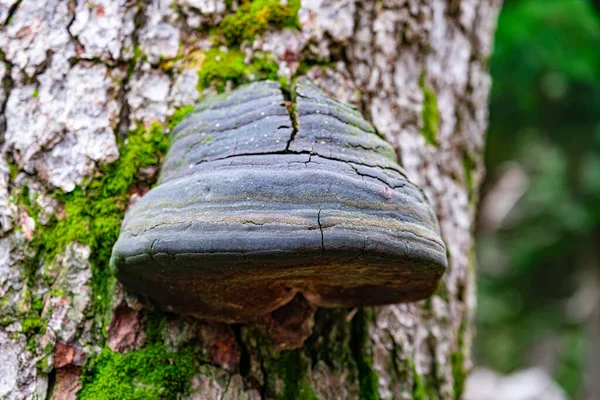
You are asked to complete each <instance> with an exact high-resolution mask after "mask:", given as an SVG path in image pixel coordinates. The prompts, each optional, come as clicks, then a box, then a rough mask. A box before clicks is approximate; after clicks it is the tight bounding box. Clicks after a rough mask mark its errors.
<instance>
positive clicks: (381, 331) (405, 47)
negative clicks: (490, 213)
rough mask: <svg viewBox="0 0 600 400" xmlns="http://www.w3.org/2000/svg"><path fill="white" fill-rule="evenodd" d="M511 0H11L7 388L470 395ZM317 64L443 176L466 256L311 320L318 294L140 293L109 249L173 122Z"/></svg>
mask: <svg viewBox="0 0 600 400" xmlns="http://www.w3.org/2000/svg"><path fill="white" fill-rule="evenodd" d="M499 7H500V1H497V0H456V1H446V0H421V1H418V0H384V1H378V2H374V1H369V0H364V1H360V0H344V1H328V0H323V1H305V2H303V3H302V4H301V5H300V4H298V3H297V1H295V0H288V1H287V2H281V3H280V2H279V1H278V0H255V1H254V2H251V3H248V2H241V3H236V2H235V1H231V0H230V1H225V0H154V1H152V2H141V1H136V0H114V1H108V0H93V1H87V0H86V1H76V0H71V1H67V0H63V1H57V2H37V1H32V0H23V1H11V0H3V1H1V2H0V20H1V21H3V22H4V27H3V30H2V33H0V50H1V52H0V76H3V77H4V78H3V87H2V91H1V92H0V107H1V109H2V111H3V112H2V121H1V123H2V125H1V127H2V137H1V143H2V144H1V146H2V147H1V152H0V224H1V225H0V296H1V299H0V398H8V399H20V398H39V399H42V398H55V399H65V398H74V396H75V393H77V392H78V396H80V397H82V398H173V397H176V396H177V395H178V394H180V396H182V397H185V398H194V399H217V398H219V399H220V398H226V399H238V398H240V399H258V398H289V399H292V398H315V397H316V398H322V399H327V398H329V399H346V398H348V399H353V398H364V399H378V398H382V399H391V398H394V399H412V398H416V399H425V398H434V399H435V398H443V399H447V398H460V397H461V394H462V392H463V385H464V379H465V374H466V373H467V371H468V369H469V368H470V365H471V362H470V358H471V355H470V346H471V338H472V327H471V320H472V316H473V312H474V306H475V292H474V289H475V288H474V282H473V274H474V270H473V256H472V234H471V231H472V226H473V219H474V209H475V204H476V201H477V192H478V187H479V184H480V182H481V178H482V175H483V167H482V166H483V163H482V150H483V143H484V132H485V129H486V124H487V98H488V92H489V88H490V78H489V75H488V71H487V65H488V59H489V55H490V51H491V44H492V37H493V31H494V27H495V22H496V17H497V13H498V10H499ZM299 74H307V75H309V76H310V77H311V78H313V79H314V80H315V81H316V82H317V83H318V84H320V85H321V86H322V87H323V88H324V89H325V90H326V91H328V92H330V93H331V94H332V95H334V96H336V97H337V98H339V99H341V100H343V101H347V102H352V103H354V104H356V105H357V106H358V107H359V108H360V109H362V111H363V112H364V113H365V115H366V116H367V118H369V119H370V120H371V121H372V122H373V123H374V124H375V126H376V127H377V128H378V129H379V130H380V131H381V132H382V133H383V134H384V135H385V137H386V138H387V139H388V140H389V141H390V142H391V143H392V144H393V145H394V146H395V147H396V149H397V154H398V157H399V160H400V162H401V163H402V165H403V166H404V168H405V169H406V170H407V172H408V174H409V177H410V178H411V180H413V181H414V182H415V183H416V184H418V185H420V187H421V188H423V190H424V191H425V193H426V194H427V196H428V198H429V199H430V201H431V202H432V204H433V206H434V208H435V210H436V212H437V215H438V218H439V220H440V225H441V229H442V233H443V236H444V240H445V241H446V243H447V247H448V256H449V267H448V270H447V272H446V274H445V276H444V278H443V283H442V284H441V285H440V288H439V290H438V292H437V294H435V295H434V296H433V297H432V298H431V299H429V300H427V301H423V302H419V303H415V304H405V305H393V306H386V307H377V308H367V309H361V310H358V311H356V310H318V311H317V313H316V315H315V317H314V326H313V320H312V311H313V310H312V309H310V307H307V306H306V304H304V303H302V302H299V303H298V304H291V305H290V306H289V307H287V308H286V309H285V310H284V312H280V313H279V314H277V313H274V315H272V316H270V317H265V319H264V320H262V321H257V322H255V323H252V324H248V325H234V326H229V325H225V324H215V323H207V322H202V321H195V320H192V319H189V318H181V317H177V316H175V315H170V314H164V313H162V312H160V311H158V310H156V309H154V308H153V307H152V305H150V304H147V303H146V302H144V301H143V300H139V299H136V298H135V297H134V296H132V295H131V294H127V293H126V292H125V291H124V290H123V289H122V288H121V287H120V286H119V285H118V284H117V283H116V282H115V281H114V278H113V277H112V276H111V275H110V273H109V269H108V262H107V261H108V256H109V255H110V248H111V246H112V243H113V242H114V240H115V239H116V235H117V234H118V227H119V224H120V220H121V218H122V215H123V212H124V210H125V208H126V206H127V204H128V202H130V201H134V200H135V199H136V198H137V196H139V195H141V194H143V193H144V192H145V191H146V190H147V189H148V187H149V186H150V185H151V184H152V182H153V180H154V179H155V177H156V174H157V169H158V168H157V167H159V162H160V157H161V155H162V154H164V150H165V146H166V145H165V140H164V137H165V135H164V134H163V133H166V132H167V131H168V127H169V124H170V125H172V124H173V123H175V122H176V120H177V119H178V118H179V117H180V116H181V115H182V114H183V113H185V112H186V111H188V110H189V107H185V106H186V105H189V104H193V103H195V102H196V101H197V100H198V99H199V97H200V96H201V95H202V93H204V94H209V93H212V92H214V91H216V90H227V89H229V88H231V87H232V86H233V85H236V84H240V83H244V82H247V81H250V80H254V79H263V78H276V77H280V78H281V77H284V78H290V77H293V76H297V75H299ZM199 93H200V95H199ZM311 327H312V332H313V333H312V335H311V336H310V337H308V339H307V340H306V342H305V344H304V346H303V347H300V348H298V349H295V350H283V351H280V350H279V349H281V348H285V347H288V348H291V347H297V346H298V345H299V341H300V342H301V340H302V339H303V336H304V334H306V333H307V332H309V331H310V329H311Z"/></svg>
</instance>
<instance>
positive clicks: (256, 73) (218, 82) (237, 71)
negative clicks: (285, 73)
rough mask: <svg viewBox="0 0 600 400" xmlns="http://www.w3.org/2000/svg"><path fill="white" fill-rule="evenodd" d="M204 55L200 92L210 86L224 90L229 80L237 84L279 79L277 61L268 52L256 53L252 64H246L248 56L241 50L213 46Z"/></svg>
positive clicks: (199, 85)
mask: <svg viewBox="0 0 600 400" xmlns="http://www.w3.org/2000/svg"><path fill="white" fill-rule="evenodd" d="M204 56H205V58H204V61H203V63H202V66H201V67H200V69H199V71H198V78H199V79H198V91H199V92H202V89H204V88H208V87H210V86H214V87H215V88H216V89H217V90H218V91H219V92H223V91H224V90H225V87H226V85H227V82H228V81H229V82H231V83H232V84H233V85H235V86H237V85H240V84H242V83H246V82H251V81H254V80H260V79H277V70H278V69H279V67H278V64H277V61H276V60H275V59H273V58H272V57H271V56H269V55H267V54H258V53H257V54H255V55H254V56H253V58H252V62H251V63H250V64H246V62H245V59H246V56H245V54H244V53H242V52H241V51H239V50H229V51H221V50H219V49H217V48H212V49H210V50H208V51H206V52H205V53H204Z"/></svg>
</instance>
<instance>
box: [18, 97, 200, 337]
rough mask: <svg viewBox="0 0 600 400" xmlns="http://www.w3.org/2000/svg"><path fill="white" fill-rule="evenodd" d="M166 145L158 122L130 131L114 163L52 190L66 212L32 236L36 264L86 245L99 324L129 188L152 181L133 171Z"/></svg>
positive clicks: (104, 316) (156, 160) (24, 196)
mask: <svg viewBox="0 0 600 400" xmlns="http://www.w3.org/2000/svg"><path fill="white" fill-rule="evenodd" d="M191 110H192V107H184V108H182V109H181V110H178V111H177V112H176V113H175V114H174V115H173V117H172V118H171V119H170V120H169V121H168V123H167V125H169V126H172V125H173V124H174V123H175V122H178V121H181V119H182V118H183V117H184V115H185V114H187V113H189V112H190V111H191ZM167 147H168V140H167V135H165V134H164V132H163V129H162V126H161V125H160V124H158V123H155V124H153V125H152V126H151V127H150V128H148V129H146V128H143V127H142V128H138V129H137V130H135V131H133V132H130V133H129V134H128V135H127V137H126V138H123V139H120V140H119V151H120V157H119V159H118V160H117V161H116V162H115V163H113V164H110V165H106V166H104V167H103V168H102V170H101V171H99V172H98V173H97V175H96V176H95V177H93V178H92V179H91V180H90V181H88V182H87V184H86V185H85V187H77V188H76V189H75V190H73V191H72V192H70V193H65V192H62V191H58V192H56V193H54V195H53V197H55V198H56V199H57V200H58V201H59V203H60V204H61V206H62V207H63V209H64V216H62V217H60V218H57V217H56V216H54V217H53V218H52V220H51V221H50V222H49V223H48V224H47V225H39V224H37V226H38V231H37V232H36V235H35V237H34V242H35V243H36V245H37V246H39V248H38V251H37V254H38V260H36V263H37V262H39V261H42V259H45V262H46V263H48V264H49V263H51V262H52V261H53V260H54V258H55V256H56V255H58V254H61V253H62V252H64V250H65V248H66V246H67V245H68V244H69V243H71V242H78V243H81V244H85V245H88V246H90V249H91V255H90V263H91V266H92V272H93V275H92V288H93V293H94V296H93V298H92V301H93V310H92V312H93V315H94V316H95V317H96V318H97V320H96V322H97V323H98V326H104V325H106V324H107V323H108V319H109V318H110V315H109V314H110V312H109V311H110V304H109V300H110V298H111V297H112V296H111V290H112V288H113V285H114V284H115V278H114V277H113V276H112V274H111V273H110V271H109V267H108V264H109V259H110V255H111V252H112V246H113V244H114V242H115V241H116V240H117V237H118V235H119V230H120V227H121V221H122V219H123V216H124V213H125V210H126V208H127V205H128V202H129V197H130V195H131V188H132V187H133V186H134V185H136V184H137V185H142V186H143V185H150V184H152V182H143V183H140V182H137V180H136V177H137V173H138V171H139V169H140V168H143V167H147V166H150V165H159V164H160V162H161V160H162V158H163V157H164V154H165V153H166V151H167ZM20 196H21V202H22V204H24V205H25V206H26V207H27V209H28V212H29V214H30V215H31V216H32V217H33V218H34V219H36V218H37V213H38V210H37V209H36V208H35V207H33V206H32V205H31V204H30V200H29V194H28V191H27V190H26V188H24V189H23V190H22V191H21V195H20ZM34 264H35V263H34ZM36 302H38V303H36ZM36 304H37V306H36ZM39 305H41V300H40V299H37V300H34V306H33V309H34V310H36V311H39V310H41V308H40V307H39ZM38 309H39V310H38Z"/></svg>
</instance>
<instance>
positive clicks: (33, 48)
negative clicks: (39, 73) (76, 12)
mask: <svg viewBox="0 0 600 400" xmlns="http://www.w3.org/2000/svg"><path fill="white" fill-rule="evenodd" d="M70 20H71V15H70V14H69V2H67V1H53V2H49V3H46V2H44V1H23V2H22V3H21V4H20V6H19V8H18V9H17V11H16V12H15V14H14V16H13V19H12V21H11V22H10V24H8V26H7V27H6V28H5V31H4V34H2V35H0V48H1V49H2V51H4V53H5V54H6V58H7V59H8V60H10V61H11V62H12V63H13V65H15V66H16V67H17V68H18V69H19V70H24V72H25V73H26V74H27V75H29V76H33V75H34V74H35V72H36V69H37V68H38V67H40V66H41V65H42V63H44V62H46V58H47V52H48V51H50V50H51V51H53V52H54V53H55V54H60V55H61V56H62V57H71V56H72V55H74V54H75V46H74V44H73V43H72V42H71V37H70V35H69V32H68V31H67V26H68V24H69V22H70Z"/></svg>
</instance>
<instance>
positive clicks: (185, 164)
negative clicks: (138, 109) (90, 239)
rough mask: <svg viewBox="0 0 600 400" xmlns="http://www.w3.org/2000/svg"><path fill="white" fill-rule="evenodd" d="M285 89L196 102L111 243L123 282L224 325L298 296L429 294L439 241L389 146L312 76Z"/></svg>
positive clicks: (353, 300)
mask: <svg viewBox="0 0 600 400" xmlns="http://www.w3.org/2000/svg"><path fill="white" fill-rule="evenodd" d="M285 94H286V93H285V91H283V90H282V88H281V87H280V85H279V84H278V83H277V82H272V81H262V82H256V83H253V84H250V85H247V86H244V87H241V88H239V89H237V90H235V91H233V92H232V93H230V94H223V95H218V96H215V97H212V98H209V99H207V100H205V101H203V102H202V103H201V104H200V105H199V106H198V107H197V108H196V109H195V110H194V112H193V113H192V114H190V115H188V116H187V117H186V118H185V119H184V120H183V121H182V122H181V123H180V124H179V125H178V126H177V127H176V128H175V129H174V131H173V133H172V144H171V148H170V150H169V152H168V154H167V156H166V159H165V162H164V165H163V167H162V171H161V176H160V178H159V183H158V185H157V186H156V187H155V188H153V189H152V190H150V191H149V192H148V193H147V194H146V195H144V196H143V197H142V198H141V199H140V200H139V201H138V202H137V203H136V204H135V205H134V206H133V207H132V208H131V209H130V210H129V211H128V213H127V215H126V217H125V220H124V221H123V225H122V229H121V233H120V236H119V239H118V241H117V243H116V244H115V246H114V248H113V254H112V259H111V265H112V267H113V269H114V270H115V271H116V274H117V276H118V278H119V279H120V280H121V282H123V283H124V284H125V285H126V286H128V287H129V288H131V289H133V290H134V291H136V292H138V293H140V294H142V295H146V296H148V297H149V298H151V299H153V300H154V301H156V302H157V303H158V304H160V305H161V306H162V307H163V308H165V309H167V310H171V311H175V312H178V313H181V314H185V315H192V316H196V317H198V318H206V319H215V320H220V321H225V322H244V321H248V320H251V319H253V318H256V317H259V316H262V315H265V314H267V313H269V312H272V311H274V310H276V309H278V308H280V307H282V306H283V305H285V304H286V303H288V302H290V301H291V300H292V299H293V298H294V296H296V295H297V294H302V295H303V296H304V297H305V298H306V299H307V300H308V301H309V302H310V303H312V304H314V305H318V306H322V307H354V306H361V305H378V304H389V303H400V302H410V301H416V300H420V299H423V298H425V297H427V296H429V295H430V294H432V293H433V292H434V291H435V289H436V287H437V285H438V282H439V279H440V277H441V275H442V274H443V272H444V270H445V268H446V262H447V261H446V248H445V245H444V243H443V241H442V239H441V237H440V233H439V227H438V223H437V219H436V217H435V215H434V213H433V210H432V208H431V206H430V205H429V204H428V202H427V200H426V199H425V196H424V194H423V192H422V191H421V190H420V189H419V188H418V187H417V186H415V185H414V184H412V183H411V182H410V181H409V180H408V179H407V177H406V174H405V172H404V171H403V169H402V168H401V167H400V166H399V165H398V164H397V162H396V156H395V152H394V150H393V148H392V146H391V145H390V144H388V143H387V142H386V141H385V140H383V139H382V138H380V137H379V136H378V134H377V132H376V131H375V129H374V128H373V126H372V125H371V124H370V123H368V122H367V121H366V120H365V119H364V118H363V117H362V115H361V114H360V113H359V112H358V111H357V110H356V109H354V108H352V107H351V106H349V105H346V104H342V103H340V102H338V101H337V100H335V99H332V98H330V97H328V96H326V95H325V94H324V93H323V92H322V91H320V90H319V89H318V88H317V87H316V86H315V85H314V84H313V83H311V82H310V81H309V80H307V79H300V80H298V82H297V83H296V84H295V85H294V86H293V88H292V94H291V101H286V96H285ZM288 99H289V98H288Z"/></svg>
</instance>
